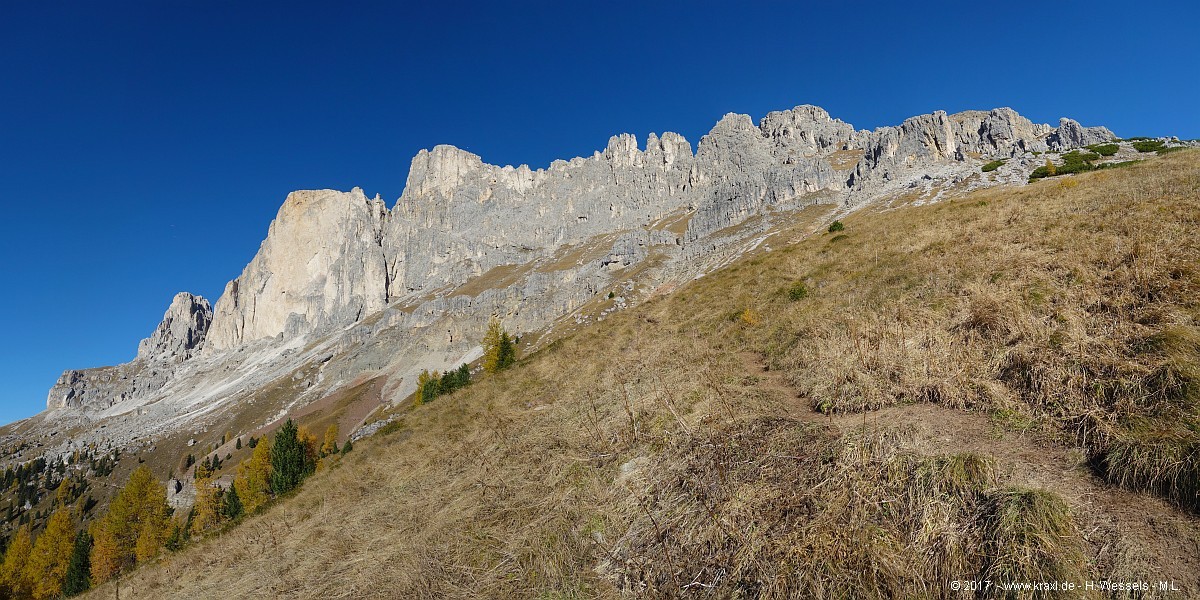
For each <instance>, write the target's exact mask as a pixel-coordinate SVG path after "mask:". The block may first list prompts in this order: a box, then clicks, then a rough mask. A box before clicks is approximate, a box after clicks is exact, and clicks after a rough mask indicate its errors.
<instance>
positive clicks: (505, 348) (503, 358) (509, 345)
mask: <svg viewBox="0 0 1200 600" xmlns="http://www.w3.org/2000/svg"><path fill="white" fill-rule="evenodd" d="M498 354H499V359H498V360H497V365H498V368H497V370H498V371H503V370H504V369H507V368H509V367H511V366H513V363H515V362H517V345H516V344H515V343H513V340H512V338H511V337H509V336H508V332H507V331H505V332H503V333H501V334H500V348H499V350H498Z"/></svg>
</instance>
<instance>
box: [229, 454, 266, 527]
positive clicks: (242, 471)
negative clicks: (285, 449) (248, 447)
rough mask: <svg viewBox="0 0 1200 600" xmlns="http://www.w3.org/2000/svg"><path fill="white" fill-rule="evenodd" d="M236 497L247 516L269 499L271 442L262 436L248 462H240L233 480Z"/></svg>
mask: <svg viewBox="0 0 1200 600" xmlns="http://www.w3.org/2000/svg"><path fill="white" fill-rule="evenodd" d="M234 485H236V486H237V490H238V496H239V497H241V499H242V506H243V507H244V508H245V511H246V513H247V514H250V513H253V512H254V511H255V510H257V509H258V507H260V506H262V505H264V504H266V503H267V500H269V499H270V498H271V440H270V438H268V437H266V436H263V439H261V440H259V441H258V445H257V446H255V447H254V452H253V453H252V454H251V455H250V458H249V459H248V460H245V461H242V463H241V464H239V465H238V468H237V477H236V478H234Z"/></svg>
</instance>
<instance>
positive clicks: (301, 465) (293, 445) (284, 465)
mask: <svg viewBox="0 0 1200 600" xmlns="http://www.w3.org/2000/svg"><path fill="white" fill-rule="evenodd" d="M304 475H305V457H304V446H303V445H302V444H301V442H300V439H299V436H298V431H297V429H296V424H295V423H294V422H293V421H292V420H291V419H288V420H287V422H286V423H284V424H283V426H282V427H280V428H279V431H277V432H275V441H274V442H273V443H272V444H271V476H270V482H271V492H272V493H274V494H275V495H276V496H278V495H281V494H286V493H287V492H290V491H291V490H293V489H295V487H296V486H298V485H300V481H301V480H302V479H304Z"/></svg>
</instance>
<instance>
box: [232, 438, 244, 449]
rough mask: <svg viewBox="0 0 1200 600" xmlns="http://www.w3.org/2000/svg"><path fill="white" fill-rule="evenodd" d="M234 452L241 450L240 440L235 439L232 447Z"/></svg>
mask: <svg viewBox="0 0 1200 600" xmlns="http://www.w3.org/2000/svg"><path fill="white" fill-rule="evenodd" d="M233 448H234V450H241V449H242V438H238V439H237V443H236V444H234V445H233Z"/></svg>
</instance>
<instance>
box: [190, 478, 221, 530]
mask: <svg viewBox="0 0 1200 600" xmlns="http://www.w3.org/2000/svg"><path fill="white" fill-rule="evenodd" d="M220 524H221V488H220V487H219V486H217V484H216V482H215V481H213V480H212V479H209V478H207V477H204V478H201V479H197V480H196V518H194V519H192V533H193V534H195V535H201V534H203V533H204V532H205V531H208V530H209V529H213V528H215V527H216V526H218V525H220Z"/></svg>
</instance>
